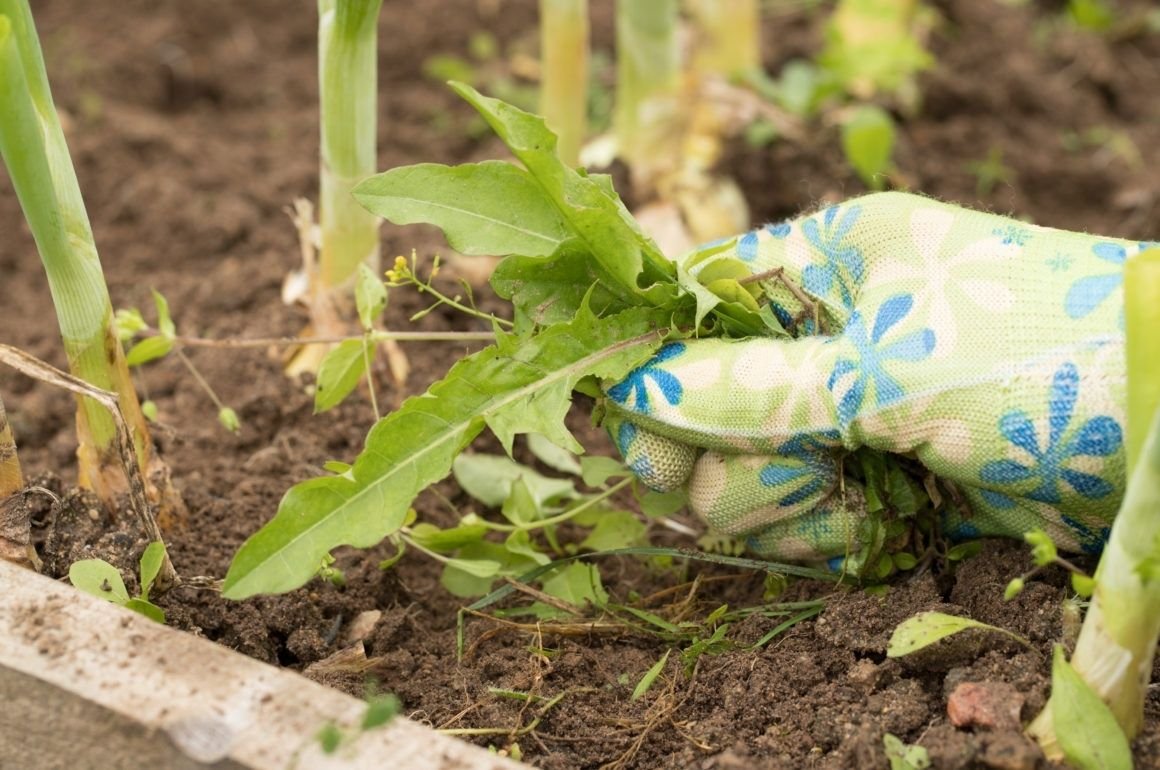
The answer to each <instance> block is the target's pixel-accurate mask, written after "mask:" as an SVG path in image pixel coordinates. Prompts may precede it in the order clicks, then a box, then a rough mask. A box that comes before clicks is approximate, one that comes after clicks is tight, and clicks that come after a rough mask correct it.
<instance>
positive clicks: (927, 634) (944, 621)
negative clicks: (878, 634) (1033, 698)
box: [886, 612, 1028, 658]
mask: <svg viewBox="0 0 1160 770" xmlns="http://www.w3.org/2000/svg"><path fill="white" fill-rule="evenodd" d="M968 628H982V629H986V630H987V631H997V632H998V633H1000V634H1005V635H1007V636H1009V637H1011V638H1012V639H1015V640H1018V641H1020V642H1023V643H1024V644H1028V642H1027V640H1026V639H1024V638H1023V637H1021V636H1019V635H1018V634H1013V633H1011V632H1010V631H1008V630H1006V629H1004V628H998V627H997V626H992V625H988V624H986V623H981V622H979V621H977V620H972V619H971V618H961V617H959V616H957V615H947V614H945V613H942V612H920V613H918V614H917V615H915V616H914V617H912V618H907V619H906V620H904V621H902V622H901V623H899V624H898V627H897V628H895V629H894V633H893V634H891V636H890V642H889V643H888V644H887V645H886V657H888V658H901V657H902V656H904V655H909V654H911V653H912V652H917V651H918V650H921V649H923V648H924V647H929V646H930V645H932V644H934V643H935V642H937V641H940V640H942V639H945V638H947V637H948V636H952V635H954V634H957V633H959V632H960V631H966V630H967V629H968Z"/></svg>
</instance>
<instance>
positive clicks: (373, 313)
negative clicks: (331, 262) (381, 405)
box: [314, 264, 387, 414]
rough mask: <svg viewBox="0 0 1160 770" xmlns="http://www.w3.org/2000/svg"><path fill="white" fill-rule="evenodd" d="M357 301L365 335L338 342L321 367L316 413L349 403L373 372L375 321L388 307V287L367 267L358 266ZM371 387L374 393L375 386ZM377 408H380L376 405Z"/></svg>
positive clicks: (315, 393) (375, 346)
mask: <svg viewBox="0 0 1160 770" xmlns="http://www.w3.org/2000/svg"><path fill="white" fill-rule="evenodd" d="M354 299H355V308H356V310H357V311H358V318H359V323H360V324H361V325H362V328H363V336H362V337H361V338H352V339H349V340H343V341H342V342H340V343H338V344H337V345H335V346H334V347H333V348H331V350H330V351H329V352H327V354H326V355H325V356H324V357H323V359H322V362H321V363H320V364H319V365H318V379H317V382H316V384H315V387H314V413H315V414H318V413H319V412H325V411H327V410H329V409H333V408H334V407H336V406H338V405H339V404H341V403H342V402H343V401H344V400H346V397H347V396H349V395H350V394H351V393H352V392H353V391H354V389H355V387H357V386H358V383H359V381H360V380H361V379H362V378H363V375H364V374H367V373H368V372H370V367H371V363H372V362H373V361H374V359H375V352H376V351H377V350H378V346H377V345H376V344H375V336H374V335H375V327H374V322H375V320H376V319H377V318H378V317H379V316H380V315H382V313H383V311H384V310H386V308H387V287H386V285H385V284H384V283H383V282H382V281H381V280H380V279H379V278H377V277H376V276H375V274H374V271H373V270H371V269H370V268H369V267H367V266H366V265H365V264H359V266H358V272H357V274H356V277H355V285H354ZM370 387H371V389H372V391H373V388H374V383H371V384H370ZM372 404H374V396H373V392H372ZM375 409H376V410H377V409H378V406H377V405H375Z"/></svg>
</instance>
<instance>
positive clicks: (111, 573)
mask: <svg viewBox="0 0 1160 770" xmlns="http://www.w3.org/2000/svg"><path fill="white" fill-rule="evenodd" d="M164 561H165V544H164V543H161V542H153V543H150V544H149V545H148V546H146V548H145V552H144V553H142V554H141V564H140V578H141V593H140V595H138V596H134V597H130V596H129V591H128V589H127V588H125V581H124V580H122V579H121V573H120V572H118V571H117V568H116V567H114V566H113V565H112V564H109V563H108V562H107V561H105V560H104V559H82V560H81V561H77V562H73V564H72V566H70V567H69V568H68V579H69V582H70V583H72V584H73V585H74V586H76V587H77V588H79V589H80V590H82V591H84V592H85V593H88V594H92V595H93V596H96V597H97V598H100V599H104V600H105V601H108V602H112V603H113V604H119V605H121V606H122V607H125V608H126V609H130V610H133V611H134V612H138V613H140V614H142V615H144V616H145V617H147V618H149V619H150V620H155V621H157V622H158V623H164V622H165V612H164V611H163V610H162V609H161V608H160V607H158V606H157V605H156V604H153V603H152V602H151V601H149V591H150V590H152V588H153V582H154V581H155V580H156V579H157V575H158V573H160V572H161V565H162V564H163V563H164Z"/></svg>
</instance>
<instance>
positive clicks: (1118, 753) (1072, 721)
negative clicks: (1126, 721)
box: [1051, 644, 1132, 770]
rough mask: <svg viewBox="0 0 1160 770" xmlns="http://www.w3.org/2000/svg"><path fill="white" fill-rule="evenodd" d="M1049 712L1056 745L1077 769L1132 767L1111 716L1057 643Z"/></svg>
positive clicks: (1129, 752) (1124, 740)
mask: <svg viewBox="0 0 1160 770" xmlns="http://www.w3.org/2000/svg"><path fill="white" fill-rule="evenodd" d="M1051 713H1052V719H1053V722H1054V724H1053V726H1054V728H1055V736H1056V738H1057V739H1058V740H1059V747H1060V748H1061V749H1063V754H1064V756H1065V757H1067V761H1068V762H1069V763H1070V764H1071V765H1073V766H1074V767H1076V768H1078V770H1132V750H1131V747H1130V746H1129V745H1128V739H1127V737H1125V736H1124V731H1123V730H1122V729H1121V728H1120V724H1119V722H1117V721H1116V717H1115V715H1114V714H1112V710H1111V709H1110V708H1108V706H1107V704H1106V703H1104V702H1103V700H1101V699H1100V696H1098V695H1096V693H1095V692H1094V691H1093V690H1092V688H1091V687H1090V686H1088V683H1087V682H1085V681H1084V680H1083V678H1082V677H1081V676H1080V675H1079V674H1078V673H1076V670H1075V669H1074V668H1072V667H1071V664H1070V663H1068V662H1067V658H1066V657H1065V656H1064V653H1063V647H1062V646H1061V645H1058V644H1057V645H1055V653H1054V655H1053V657H1052V662H1051Z"/></svg>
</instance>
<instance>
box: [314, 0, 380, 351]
mask: <svg viewBox="0 0 1160 770" xmlns="http://www.w3.org/2000/svg"><path fill="white" fill-rule="evenodd" d="M381 6H382V0H318V96H319V106H320V110H321V130H322V136H321V154H322V169H321V191H320V200H319V208H320V212H319V221H320V225H321V230H322V233H321V237H322V251H321V255H320V258H319V265H318V271H319V275H318V279H319V284H320V287H319V288H321V289H324V290H327V291H331V292H333V291H335V290H337V289H339V288H345V287H347V286H349V285H351V283H352V281H353V279H354V276H355V273H356V272H357V271H358V266H359V265H360V264H364V263H365V264H366V265H368V266H369V267H371V268H372V269H373V270H374V271H375V273H376V274H377V273H378V272H379V266H380V256H379V218H378V217H376V216H374V215H373V214H371V213H370V212H368V211H367V210H366V209H364V208H363V207H362V206H360V205H359V204H358V203H357V202H356V201H355V199H354V198H353V197H352V196H351V190H352V189H353V188H354V186H355V185H356V184H358V183H359V182H361V181H362V180H363V179H365V178H366V177H368V176H371V175H372V174H374V173H375V147H376V127H377V115H376V112H377V109H378V67H377V53H378V44H377V41H378V17H379V9H380V7H381ZM316 331H322V330H316Z"/></svg>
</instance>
